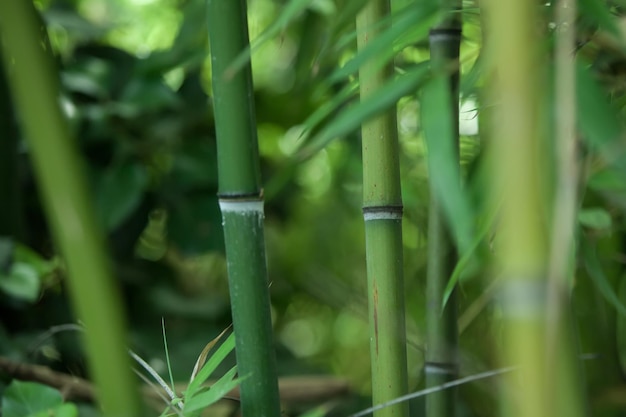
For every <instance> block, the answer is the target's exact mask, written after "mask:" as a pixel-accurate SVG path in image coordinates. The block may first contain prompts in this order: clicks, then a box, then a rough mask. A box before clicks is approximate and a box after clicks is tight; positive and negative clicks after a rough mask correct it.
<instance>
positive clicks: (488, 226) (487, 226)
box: [441, 211, 497, 310]
mask: <svg viewBox="0 0 626 417" xmlns="http://www.w3.org/2000/svg"><path fill="white" fill-rule="evenodd" d="M496 215H497V211H493V212H492V213H491V214H490V215H489V217H488V218H487V221H485V223H484V225H483V227H482V228H481V229H480V231H479V232H478V233H477V234H476V236H475V237H474V240H473V241H472V243H471V244H470V246H469V248H468V250H467V251H465V252H464V253H463V255H462V256H461V257H460V258H459V261H458V262H457V263H456V266H455V267H454V270H453V271H452V275H451V276H450V279H449V280H448V283H447V284H446V288H445V290H444V293H443V300H442V303H441V309H442V310H443V308H444V307H445V306H446V304H447V303H448V299H449V298H450V294H452V290H454V287H455V286H456V284H457V283H458V282H459V281H460V279H461V276H462V274H463V272H465V271H466V270H467V268H468V266H469V265H470V261H471V260H472V259H473V257H474V254H475V253H476V250H477V249H478V247H479V246H480V244H481V243H482V242H483V241H484V239H485V237H487V234H488V233H489V231H490V230H493V226H494V223H495V220H496Z"/></svg>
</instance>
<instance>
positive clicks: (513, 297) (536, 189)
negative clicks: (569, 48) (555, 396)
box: [484, 0, 558, 417]
mask: <svg viewBox="0 0 626 417" xmlns="http://www.w3.org/2000/svg"><path fill="white" fill-rule="evenodd" d="M484 5H485V7H486V10H485V12H486V16H487V20H486V22H487V24H488V25H487V31H488V32H487V33H488V34H489V38H488V39H487V40H488V44H487V47H488V54H489V55H488V59H489V60H490V62H491V65H492V66H493V67H492V68H493V74H495V77H493V78H488V79H487V83H488V86H489V87H490V95H491V97H490V101H491V102H493V103H497V106H496V107H495V108H494V109H493V113H492V117H490V119H491V122H492V130H491V137H492V138H493V141H492V147H493V151H494V158H493V161H492V163H493V169H494V171H493V172H492V173H491V180H492V190H493V191H494V195H493V197H492V207H494V209H496V208H499V216H500V217H499V222H498V227H497V230H496V238H495V239H496V240H495V243H494V245H495V247H494V253H495V254H497V256H495V257H494V271H495V273H496V274H498V275H499V276H502V287H501V288H502V290H501V294H500V299H499V301H500V307H501V309H502V320H503V323H502V325H503V329H504V332H503V336H504V342H503V349H502V352H501V353H502V355H501V360H502V361H503V363H504V364H511V363H515V364H518V365H519V372H516V373H514V374H511V375H510V376H509V377H508V378H507V379H508V381H507V382H508V383H507V384H506V385H505V387H506V394H507V395H506V400H504V401H502V403H501V405H502V407H503V409H504V412H505V413H506V414H507V415H510V416H515V417H539V416H550V415H554V414H553V413H552V412H551V410H550V408H549V406H548V402H549V401H550V399H549V398H548V397H547V396H546V392H547V387H546V385H545V384H546V378H545V369H546V368H545V313H546V311H545V300H546V296H545V294H546V285H545V284H546V281H545V274H546V266H547V256H546V254H547V253H548V250H547V249H548V248H547V244H546V243H547V236H546V233H545V229H546V227H545V224H546V219H545V218H544V217H543V214H544V213H545V211H546V209H545V207H543V203H542V191H543V190H542V189H541V183H542V181H543V180H544V179H545V178H546V175H547V173H546V172H545V170H543V169H542V166H543V164H542V163H541V158H542V157H543V156H544V155H545V153H542V152H539V151H538V149H539V148H540V145H541V144H542V143H544V141H543V140H540V138H539V136H540V132H541V131H542V129H541V128H540V125H539V118H538V113H539V112H540V109H541V99H540V95H539V88H540V83H541V81H542V80H541V78H540V77H539V75H540V74H541V72H540V71H539V69H540V67H541V63H540V60H539V54H540V49H541V48H540V45H541V42H540V41H539V39H538V31H537V24H538V21H539V20H538V16H537V15H536V14H537V11H538V9H537V8H536V6H535V4H533V3H532V2H524V1H502V0H488V1H485V2H484ZM557 415H558V414H557Z"/></svg>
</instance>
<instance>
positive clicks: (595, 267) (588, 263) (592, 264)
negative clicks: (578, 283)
mask: <svg viewBox="0 0 626 417" xmlns="http://www.w3.org/2000/svg"><path fill="white" fill-rule="evenodd" d="M592 245H593V243H590V242H587V241H586V240H585V239H582V240H581V246H582V254H583V259H584V261H585V267H586V269H587V272H588V273H589V276H590V277H591V279H592V281H593V283H594V285H595V286H596V288H597V289H598V291H600V294H602V296H603V297H604V298H605V299H606V301H608V302H609V303H610V304H612V305H613V307H615V309H616V310H617V312H618V313H619V314H620V315H622V316H626V306H625V305H624V304H622V301H621V300H620V299H619V297H618V296H617V293H616V292H615V290H614V289H613V287H612V286H611V283H610V282H609V280H608V279H607V277H606V275H605V274H604V271H603V270H602V266H601V264H600V260H599V259H598V254H597V249H596V247H595V246H592Z"/></svg>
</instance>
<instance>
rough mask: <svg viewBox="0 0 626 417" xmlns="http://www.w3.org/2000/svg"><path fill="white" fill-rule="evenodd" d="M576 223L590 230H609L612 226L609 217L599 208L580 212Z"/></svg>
mask: <svg viewBox="0 0 626 417" xmlns="http://www.w3.org/2000/svg"><path fill="white" fill-rule="evenodd" d="M578 221H579V222H580V224H582V225H583V226H587V227H590V228H592V229H609V228H610V227H611V224H612V221H611V215H610V214H609V213H608V212H607V211H606V210H605V209H603V208H600V207H594V208H588V209H583V210H581V211H580V213H578Z"/></svg>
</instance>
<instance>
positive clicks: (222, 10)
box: [208, 0, 280, 417]
mask: <svg viewBox="0 0 626 417" xmlns="http://www.w3.org/2000/svg"><path fill="white" fill-rule="evenodd" d="M208 6H209V9H208V12H209V20H208V23H209V39H210V44H211V62H212V72H213V79H212V82H213V105H214V112H215V125H216V133H217V149H218V173H219V197H220V208H221V211H222V220H223V227H224V237H225V244H226V256H227V263H228V280H229V287H230V299H231V309H232V314H233V327H234V330H235V334H236V335H237V337H236V346H235V350H236V355H237V367H238V372H239V375H241V376H243V377H245V379H244V380H243V382H242V383H241V401H242V412H243V416H244V417H275V416H279V415H280V404H279V396H278V382H277V376H276V364H275V362H276V359H275V352H274V349H273V334H272V322H271V315H270V299H269V290H268V280H267V266H266V264H265V242H264V235H263V193H262V191H261V187H260V172H259V171H260V170H259V156H258V143H257V136H256V123H255V112H254V100H253V87H252V71H251V67H250V64H247V65H245V66H244V67H243V69H242V70H241V71H239V72H237V73H234V74H231V73H229V74H227V70H228V66H229V65H230V64H231V63H232V61H233V60H234V59H235V57H237V56H238V55H239V54H240V53H241V52H242V51H244V50H245V49H246V48H247V47H248V44H249V40H248V22H247V16H246V2H245V0H210V1H209V2H208Z"/></svg>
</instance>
